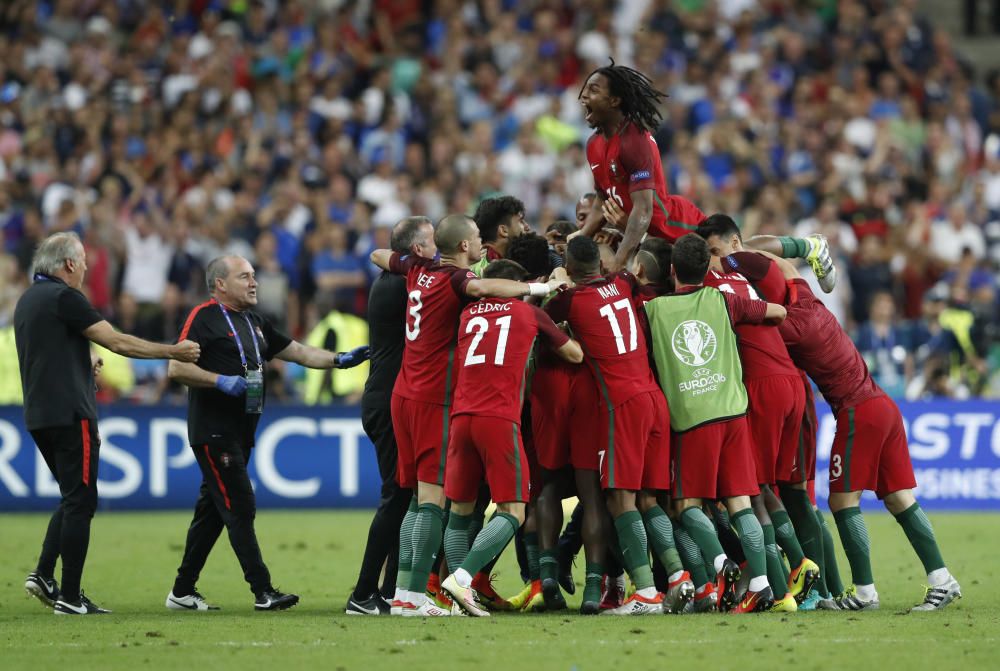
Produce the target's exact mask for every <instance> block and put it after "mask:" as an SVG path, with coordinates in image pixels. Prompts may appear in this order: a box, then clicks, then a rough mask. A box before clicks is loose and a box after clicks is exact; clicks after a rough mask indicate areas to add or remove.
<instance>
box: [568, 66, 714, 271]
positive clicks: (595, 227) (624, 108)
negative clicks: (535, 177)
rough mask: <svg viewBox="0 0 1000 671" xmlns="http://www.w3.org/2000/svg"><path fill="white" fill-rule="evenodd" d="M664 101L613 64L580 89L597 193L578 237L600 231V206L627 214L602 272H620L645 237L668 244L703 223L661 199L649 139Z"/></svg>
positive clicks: (687, 205) (684, 204) (659, 169)
mask: <svg viewBox="0 0 1000 671" xmlns="http://www.w3.org/2000/svg"><path fill="white" fill-rule="evenodd" d="M665 96H666V94H665V93H663V92H661V91H658V90H657V89H656V87H654V86H653V82H652V81H650V79H649V78H648V77H647V76H646V75H644V74H642V73H641V72H637V71H636V70H633V69H632V68H628V67H625V66H623V65H616V64H615V62H614V60H612V61H611V64H610V65H607V66H605V67H602V68H598V69H597V70H594V72H592V73H591V74H590V76H589V77H588V78H587V81H586V83H585V84H584V85H583V88H582V89H581V90H580V96H579V98H580V103H581V104H582V105H583V109H584V111H585V112H586V117H585V118H586V121H587V124H588V125H589V126H590V127H591V128H593V129H595V132H594V134H593V135H592V136H591V137H590V140H589V141H588V142H587V162H588V163H589V164H590V169H591V171H592V172H593V173H594V186H595V189H594V190H595V191H596V192H597V199H596V201H595V202H594V206H593V209H592V210H591V212H590V215H588V217H587V219H586V221H585V222H584V225H583V228H582V230H581V232H580V234H582V235H587V236H589V237H593V236H594V235H595V234H596V233H597V232H598V231H599V230H600V229H601V228H602V226H603V225H604V223H605V221H604V216H603V212H602V209H603V208H602V206H603V203H604V201H607V200H613V201H615V202H616V203H617V204H618V205H619V206H620V207H621V208H622V209H623V210H624V211H625V213H626V214H627V215H628V218H627V220H626V224H625V228H624V231H625V237H624V238H623V239H622V241H621V244H620V245H619V246H618V251H617V253H616V255H615V260H614V264H613V267H611V268H607V269H606V270H607V271H608V272H617V271H619V270H624V269H625V265H626V263H627V262H628V259H629V257H631V255H632V254H633V253H634V252H635V250H636V248H637V247H638V246H639V243H640V242H642V240H643V237H644V236H645V235H646V234H647V233H648V234H649V235H652V236H654V237H657V238H665V239H666V240H668V241H670V242H673V241H674V240H676V239H677V238H679V237H681V236H682V235H684V234H686V233H690V232H691V231H693V230H695V229H696V228H697V227H698V224H700V223H701V222H702V220H703V219H705V215H704V214H703V213H702V211H701V210H699V209H698V208H697V207H696V206H695V205H694V203H692V202H691V201H689V200H688V199H686V198H682V197H681V196H671V195H668V194H667V183H666V180H665V179H664V177H663V164H662V162H661V161H660V151H659V148H658V147H657V146H656V141H655V140H654V139H653V136H652V133H655V132H656V131H657V129H659V127H660V123H661V121H662V119H663V116H662V114H661V113H660V110H659V107H658V106H659V104H660V102H661V101H662V100H663V98H664V97H665ZM608 223H610V224H614V223H615V222H608Z"/></svg>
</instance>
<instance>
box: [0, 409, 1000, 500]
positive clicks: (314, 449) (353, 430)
mask: <svg viewBox="0 0 1000 671" xmlns="http://www.w3.org/2000/svg"><path fill="white" fill-rule="evenodd" d="M899 405H900V409H901V410H902V412H903V417H904V419H905V423H906V428H907V432H908V436H909V443H910V455H911V457H912V459H913V466H914V469H915V470H916V475H917V483H918V490H917V496H918V498H919V499H920V501H921V505H922V506H924V507H925V508H927V509H929V510H987V511H990V510H991V511H997V510H1000V403H996V402H991V401H935V402H921V403H906V402H900V404H899ZM818 411H819V419H820V423H819V432H818V463H817V483H816V489H817V497H818V499H819V505H820V506H821V507H825V498H826V492H827V479H826V478H827V472H828V465H829V455H830V445H831V444H832V442H833V435H834V429H835V420H834V417H833V415H832V414H831V413H830V409H829V408H828V407H827V406H826V405H824V404H822V403H821V404H820V405H819V408H818ZM99 427H100V433H101V438H102V444H101V465H100V478H99V480H98V485H99V490H100V497H101V509H102V510H154V509H178V508H182V509H183V508H190V507H191V506H192V504H193V503H194V501H195V499H196V498H197V496H198V488H199V485H200V482H201V475H200V472H199V470H198V466H197V464H196V463H195V459H194V454H193V453H192V451H191V449H190V447H188V443H187V424H186V419H185V412H184V409H183V408H178V407H170V406H162V407H157V406H152V407H150V406H126V405H116V406H107V407H103V408H102V409H101V419H100V422H99ZM250 474H251V479H252V480H253V483H254V489H255V491H256V495H257V503H258V505H259V506H260V507H262V508H268V507H270V508H369V507H373V506H375V505H376V504H377V503H378V498H379V486H380V480H379V475H378V466H377V464H376V462H375V455H374V448H373V447H372V444H371V442H370V441H369V440H368V438H367V436H365V433H364V431H363V429H362V427H361V419H360V410H359V409H358V408H357V407H351V406H348V407H299V406H271V407H268V408H267V409H266V410H265V413H264V416H263V418H262V419H261V422H260V427H259V429H258V432H257V446H256V448H255V449H254V452H253V459H252V464H251V467H250ZM866 496H868V497H871V498H874V497H873V495H870V494H869V495H866ZM58 497H59V488H58V486H57V485H56V483H55V481H54V480H53V478H52V476H51V474H50V473H49V471H48V469H47V468H46V466H45V462H44V461H43V460H42V458H41V456H40V455H39V454H38V451H37V450H36V449H35V446H34V443H33V442H32V439H31V435H30V434H29V433H28V431H27V430H26V429H25V428H24V421H23V415H22V411H21V408H19V407H0V512H2V511H31V510H44V511H47V510H51V509H52V508H53V507H54V505H55V503H56V501H57V500H58Z"/></svg>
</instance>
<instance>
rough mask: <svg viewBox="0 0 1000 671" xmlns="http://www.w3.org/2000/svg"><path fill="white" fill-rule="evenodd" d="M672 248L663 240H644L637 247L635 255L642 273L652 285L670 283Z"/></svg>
mask: <svg viewBox="0 0 1000 671" xmlns="http://www.w3.org/2000/svg"><path fill="white" fill-rule="evenodd" d="M673 251H674V246H673V245H672V244H670V243H669V242H667V241H666V240H664V239H663V238H646V241H645V242H643V243H642V244H641V245H639V252H638V254H636V257H635V258H636V259H638V261H639V264H640V265H641V266H642V269H643V272H644V273H645V275H646V279H648V280H649V281H650V282H652V283H653V284H669V283H670V264H671V263H672V257H673Z"/></svg>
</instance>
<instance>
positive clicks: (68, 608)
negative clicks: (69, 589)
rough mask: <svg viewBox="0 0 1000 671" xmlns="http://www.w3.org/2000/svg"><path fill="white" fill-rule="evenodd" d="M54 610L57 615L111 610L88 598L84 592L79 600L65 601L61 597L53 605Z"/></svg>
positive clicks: (107, 611) (88, 613) (99, 613)
mask: <svg viewBox="0 0 1000 671" xmlns="http://www.w3.org/2000/svg"><path fill="white" fill-rule="evenodd" d="M52 612H54V613H55V614H56V615H105V614H107V613H110V612H111V611H110V610H108V609H107V608H101V607H100V606H98V605H97V604H96V603H94V602H93V601H91V600H90V599H88V598H87V597H86V596H85V595H84V594H83V592H80V598H79V599H78V600H77V601H63V600H62V599H59V600H58V601H56V605H55V606H53V607H52Z"/></svg>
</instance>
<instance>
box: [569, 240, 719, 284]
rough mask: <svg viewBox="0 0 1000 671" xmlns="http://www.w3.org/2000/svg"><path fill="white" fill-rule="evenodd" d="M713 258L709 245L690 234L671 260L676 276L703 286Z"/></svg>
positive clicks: (676, 244)
mask: <svg viewBox="0 0 1000 671" xmlns="http://www.w3.org/2000/svg"><path fill="white" fill-rule="evenodd" d="M575 239H576V238H574V240H575ZM711 258H712V255H711V253H709V251H708V243H707V242H705V240H704V239H703V238H701V237H700V236H698V235H697V234H695V233H688V234H687V235H685V236H683V237H682V238H681V239H680V240H678V241H677V242H675V243H674V249H673V255H672V259H671V261H672V262H673V264H674V274H676V275H677V279H678V280H679V281H681V282H683V283H684V284H701V283H702V282H703V281H704V279H705V273H707V272H708V263H709V261H710V260H711Z"/></svg>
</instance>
